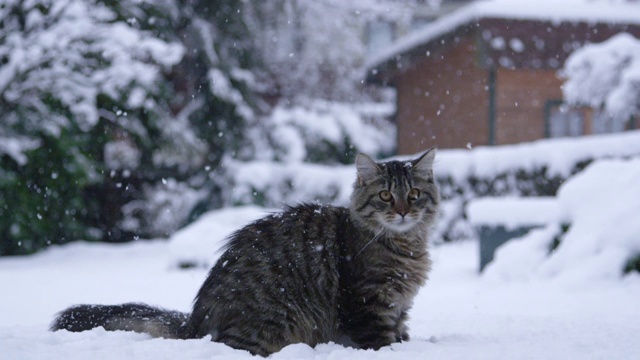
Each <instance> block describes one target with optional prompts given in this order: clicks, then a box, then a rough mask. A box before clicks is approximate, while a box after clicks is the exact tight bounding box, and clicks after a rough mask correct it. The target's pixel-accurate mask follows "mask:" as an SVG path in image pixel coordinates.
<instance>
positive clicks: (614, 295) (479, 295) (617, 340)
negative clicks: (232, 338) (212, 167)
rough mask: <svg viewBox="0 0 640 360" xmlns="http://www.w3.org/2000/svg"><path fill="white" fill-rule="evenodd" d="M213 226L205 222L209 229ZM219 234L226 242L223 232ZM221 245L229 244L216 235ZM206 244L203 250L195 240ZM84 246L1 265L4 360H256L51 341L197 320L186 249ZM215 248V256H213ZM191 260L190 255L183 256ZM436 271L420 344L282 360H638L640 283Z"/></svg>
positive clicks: (194, 347) (301, 348)
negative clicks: (179, 260) (73, 318)
mask: <svg viewBox="0 0 640 360" xmlns="http://www.w3.org/2000/svg"><path fill="white" fill-rule="evenodd" d="M264 211H265V210H263V209H259V208H246V209H240V210H238V211H236V212H235V213H233V212H231V213H230V212H229V210H225V211H223V212H222V213H221V214H215V213H213V214H211V217H210V218H209V220H208V224H204V223H202V222H201V223H196V224H195V225H194V226H192V227H191V229H189V228H188V229H187V230H186V231H183V232H182V235H181V236H182V237H183V238H184V237H185V236H186V237H189V236H191V237H198V236H203V235H206V232H207V231H211V229H214V228H215V226H212V224H213V223H215V221H214V220H215V219H219V220H220V219H227V220H228V219H231V218H234V219H235V221H236V222H242V221H248V220H249V219H251V218H254V217H256V216H260V214H262V213H263V212H264ZM206 219H207V218H205V220H206ZM223 229H224V230H221V231H224V232H226V231H228V229H226V228H223ZM208 235H209V236H210V237H211V238H214V239H222V237H223V236H224V234H218V233H209V234H208ZM192 240H193V242H196V241H197V239H195V238H194V239H192ZM180 243H182V244H185V246H186V244H188V243H189V241H186V240H185V239H182V241H175V239H174V241H171V242H167V241H160V240H158V241H149V242H142V241H141V242H137V243H132V244H127V245H104V244H86V243H74V244H70V245H66V246H61V247H54V248H50V249H49V250H47V251H44V252H42V253H40V254H37V255H35V256H30V257H15V258H2V259H0V284H3V286H2V287H3V295H2V296H1V297H0V349H2V355H0V358H2V359H230V358H249V357H251V355H249V353H247V352H244V351H239V350H234V349H231V348H229V347H227V346H225V345H222V344H217V343H212V342H210V341H208V340H206V339H201V340H186V341H184V340H164V339H152V338H150V337H149V336H147V335H141V334H135V333H125V332H115V333H111V332H109V333H107V332H106V331H104V330H102V329H95V330H92V331H89V332H85V333H68V332H66V331H60V332H56V333H52V332H49V331H48V330H47V328H48V325H49V323H50V321H51V320H52V318H53V316H54V314H55V313H56V312H57V311H59V310H61V309H63V308H65V307H67V306H69V305H72V304H76V303H104V304H110V303H121V302H128V301H137V302H147V303H150V304H155V305H160V306H163V307H167V308H172V309H179V310H182V311H188V310H189V308H190V304H191V300H192V298H193V297H194V295H195V293H196V291H197V289H198V287H199V286H200V284H201V282H202V281H203V280H204V278H205V275H206V270H205V269H204V268H202V267H197V268H193V269H189V270H180V269H178V267H177V266H176V262H175V258H176V253H180V246H179V244H180ZM219 245H220V241H216V243H215V244H214V246H212V249H211V253H212V254H214V255H212V256H215V250H214V249H215V247H216V246H219ZM183 251H187V252H188V250H187V249H183ZM432 258H433V260H434V269H433V271H432V273H431V278H430V280H429V282H428V284H427V285H426V286H425V287H424V288H423V289H422V291H421V292H420V294H419V295H418V297H417V298H416V301H415V305H414V308H413V310H412V312H411V321H410V327H411V331H410V333H411V335H412V340H411V341H409V342H406V343H402V344H395V345H393V346H392V347H390V348H383V349H381V350H380V351H377V352H373V351H362V350H354V349H350V348H344V347H342V346H339V345H335V344H327V345H320V346H318V347H316V348H315V349H312V348H310V347H308V346H306V345H301V344H299V345H291V346H289V347H287V348H285V349H284V350H282V351H281V352H280V353H277V354H274V355H272V357H273V358H274V359H298V358H303V359H337V358H347V357H348V358H350V359H371V358H382V359H389V358H390V359H409V358H425V359H426V358H430V359H637V358H638V356H640V343H639V342H638V341H637V332H638V330H640V325H639V321H638V320H640V307H638V306H637V304H638V300H637V299H638V298H640V276H638V275H636V274H632V275H628V276H626V277H624V278H615V279H601V280H594V281H588V282H580V281H578V282H575V281H574V282H567V281H559V280H558V279H556V278H553V277H550V278H544V277H537V278H534V279H529V280H525V281H512V282H511V281H504V280H501V279H500V278H499V277H496V276H486V275H479V274H478V273H477V269H478V245H477V243H476V242H472V241H467V242H462V243H456V244H447V245H440V246H436V247H434V248H433V251H432Z"/></svg>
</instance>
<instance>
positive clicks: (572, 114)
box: [545, 100, 585, 138]
mask: <svg viewBox="0 0 640 360" xmlns="http://www.w3.org/2000/svg"><path fill="white" fill-rule="evenodd" d="M545 121H546V124H545V134H546V136H547V137H551V138H555V137H567V136H580V135H584V123H585V113H584V111H583V110H580V109H576V108H573V107H570V106H568V105H566V104H564V103H562V101H558V100H550V101H547V104H546V106H545Z"/></svg>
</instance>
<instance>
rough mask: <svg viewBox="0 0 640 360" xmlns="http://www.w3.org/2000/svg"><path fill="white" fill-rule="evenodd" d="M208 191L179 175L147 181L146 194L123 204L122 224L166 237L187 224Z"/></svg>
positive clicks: (130, 228) (155, 235) (123, 227)
mask: <svg viewBox="0 0 640 360" xmlns="http://www.w3.org/2000/svg"><path fill="white" fill-rule="evenodd" d="M206 196H207V192H206V191H203V190H196V189H194V188H193V187H192V186H190V185H189V184H186V183H181V182H178V181H176V180H175V179H163V180H162V181H161V182H160V183H159V184H155V185H152V184H145V185H144V188H143V197H142V198H141V199H139V200H135V201H131V202H129V203H128V204H126V205H125V206H123V208H122V211H123V213H124V218H123V220H122V221H121V224H120V228H122V229H123V230H125V231H131V232H133V233H143V234H147V236H153V237H166V236H169V235H170V234H172V233H174V232H175V231H176V230H178V229H179V228H181V227H182V226H184V225H185V224H186V223H187V221H188V220H189V216H190V215H191V211H193V208H194V207H195V205H196V204H198V203H199V202H200V201H202V200H203V199H204V198H205V197H206Z"/></svg>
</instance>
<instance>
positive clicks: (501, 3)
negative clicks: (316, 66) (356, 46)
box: [366, 0, 640, 72]
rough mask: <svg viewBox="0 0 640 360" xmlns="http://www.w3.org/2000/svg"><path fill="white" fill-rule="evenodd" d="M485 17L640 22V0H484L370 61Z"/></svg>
mask: <svg viewBox="0 0 640 360" xmlns="http://www.w3.org/2000/svg"><path fill="white" fill-rule="evenodd" d="M481 19H512V20H534V21H541V22H542V21H543V22H551V23H554V24H561V23H587V24H602V23H606V24H633V25H638V26H640V1H637V0H635V1H627V2H620V1H615V2H614V1H611V0H536V1H531V0H480V1H476V2H474V3H471V4H469V5H467V6H465V7H463V8H461V9H459V10H457V11H454V12H452V13H450V14H448V15H445V16H443V17H441V18H439V19H437V20H436V21H434V22H433V23H431V24H429V25H426V26H425V27H424V28H422V29H420V30H417V31H415V32H412V33H410V34H408V35H407V36H405V37H403V38H400V39H399V40H398V41H397V42H395V43H394V44H393V45H392V46H390V47H389V48H387V49H385V50H383V51H381V52H379V53H377V54H374V55H373V56H372V57H371V58H370V59H369V60H368V61H367V63H366V68H367V69H369V70H372V71H374V72H375V71H376V70H375V69H376V68H378V67H384V65H385V64H386V63H388V62H389V61H390V60H393V59H396V58H397V57H398V56H400V55H402V54H404V53H408V52H411V51H412V50H414V49H415V48H416V47H420V46H422V45H425V44H428V43H430V42H432V41H434V40H437V39H441V38H442V37H443V36H445V35H447V34H449V33H451V32H454V31H456V30H457V29H460V28H462V27H465V26H469V25H470V24H473V23H474V22H478V21H479V20H481Z"/></svg>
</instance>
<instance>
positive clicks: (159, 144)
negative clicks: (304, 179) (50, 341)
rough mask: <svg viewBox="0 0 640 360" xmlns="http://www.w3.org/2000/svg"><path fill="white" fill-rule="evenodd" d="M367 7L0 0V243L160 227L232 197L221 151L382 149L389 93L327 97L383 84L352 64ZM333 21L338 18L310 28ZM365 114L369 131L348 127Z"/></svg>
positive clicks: (21, 245) (290, 155)
mask: <svg viewBox="0 0 640 360" xmlns="http://www.w3.org/2000/svg"><path fill="white" fill-rule="evenodd" d="M369 3H371V2H369ZM374 3H375V2H374ZM366 8H368V9H369V10H368V11H369V12H367V11H361V10H358V12H357V14H358V16H354V15H355V14H356V10H355V9H363V7H362V6H361V4H359V2H358V1H356V2H355V3H352V4H342V3H341V2H336V1H332V0H325V1H318V2H302V1H291V0H274V1H268V2H246V1H240V0H220V1H215V2H211V1H205V0H153V1H144V2H140V1H135V0H122V1H111V0H31V1H21V0H6V1H4V3H3V4H2V5H1V6H0V255H13V254H28V253H33V252H35V251H37V250H38V249H40V248H43V247H46V246H48V245H50V244H61V243H65V242H68V241H72V240H78V239H81V240H90V241H108V242H122V241H130V240H132V239H137V238H140V237H142V238H153V237H163V236H167V235H169V234H171V233H172V232H174V231H175V230H176V229H178V228H180V227H181V226H184V225H185V224H186V223H188V222H189V221H192V220H193V219H195V218H196V217H197V216H198V214H200V213H202V212H204V211H206V210H208V209H212V208H218V207H222V206H225V205H229V204H233V203H236V202H237V201H235V200H234V199H232V198H230V197H229V195H228V193H230V191H229V188H230V187H233V185H234V184H233V176H232V175H230V174H228V173H227V172H226V171H227V170H226V167H225V162H226V161H228V159H234V161H238V160H239V161H252V160H261V161H272V162H279V161H298V162H319V163H324V164H337V163H348V162H350V161H352V159H353V156H354V154H355V152H356V151H366V152H369V153H371V154H372V155H389V154H391V153H392V152H393V149H394V146H395V144H394V143H393V141H394V140H389V139H395V136H389V133H390V132H393V130H392V129H393V128H392V127H391V126H390V125H389V124H388V122H387V121H386V120H385V119H386V118H387V117H388V115H390V114H391V113H392V110H393V109H392V108H389V107H385V106H384V105H383V106H382V107H380V108H378V109H382V110H373V111H372V110H370V108H369V110H363V111H361V112H358V111H353V110H340V105H337V104H336V102H337V101H338V100H340V101H349V102H352V103H353V102H360V103H367V104H371V103H377V104H389V103H391V102H392V100H393V99H392V98H391V97H390V96H389V94H387V93H385V92H384V91H383V90H375V91H371V90H367V91H365V90H366V89H363V85H362V83H361V77H359V76H360V74H361V72H359V70H361V67H362V65H363V58H364V55H365V53H364V51H365V49H363V46H362V44H361V42H360V39H359V37H360V35H361V34H360V29H361V27H359V25H358V24H357V22H358V21H360V22H362V21H365V20H366V18H367V16H371V15H372V14H375V13H384V12H385V10H384V7H382V6H373V7H372V6H368V7H366ZM327 12H332V13H331V14H330V15H335V16H326V15H327ZM320 15H324V16H320ZM327 21H331V22H337V23H338V24H345V25H346V26H338V27H337V28H336V26H334V25H335V24H327V23H326V22H327ZM329 29H338V30H339V31H340V34H333V35H331V36H312V35H313V34H316V33H322V32H326V31H329ZM338 30H331V31H338ZM323 35H327V34H323ZM335 40H340V41H335ZM345 112H346V113H347V116H346V118H347V120H343V117H344V116H343V115H344V114H345ZM303 118H306V119H309V118H311V119H316V120H317V121H323V122H327V123H330V124H331V126H330V127H331V128H332V129H335V131H334V132H332V133H327V132H326V131H325V130H322V129H321V128H320V129H319V128H317V126H316V127H313V126H308V122H305V121H302V119H303ZM345 121H350V123H349V124H346V123H345ZM353 124H356V126H355V127H354V125H353ZM312 125H313V124H312ZM363 128H367V129H369V130H368V131H369V135H370V136H369V137H368V138H369V139H372V140H370V141H364V140H363V139H359V136H358V132H361V131H359V129H363ZM382 135H384V136H382ZM385 138H386V139H387V140H386V141H385V140H384V139H385Z"/></svg>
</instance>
